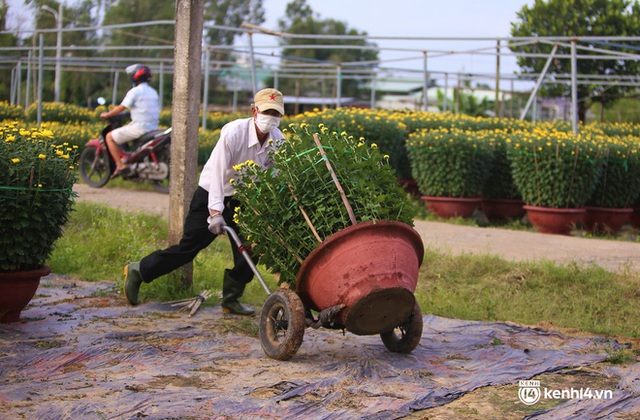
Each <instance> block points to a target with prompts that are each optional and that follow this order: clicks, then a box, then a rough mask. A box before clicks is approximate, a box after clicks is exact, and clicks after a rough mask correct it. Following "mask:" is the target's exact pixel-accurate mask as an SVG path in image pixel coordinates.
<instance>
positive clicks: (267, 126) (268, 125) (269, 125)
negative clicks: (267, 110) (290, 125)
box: [256, 113, 280, 134]
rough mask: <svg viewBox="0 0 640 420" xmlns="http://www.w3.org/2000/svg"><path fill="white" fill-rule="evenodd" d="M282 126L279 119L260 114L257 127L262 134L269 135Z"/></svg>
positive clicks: (257, 118)
mask: <svg viewBox="0 0 640 420" xmlns="http://www.w3.org/2000/svg"><path fill="white" fill-rule="evenodd" d="M279 125H280V118H279V117H272V116H271V115H267V114H260V113H258V116H257V117H256V126H257V127H258V130H260V132H261V133H262V134H268V133H270V132H271V131H272V130H273V129H275V128H278V126H279Z"/></svg>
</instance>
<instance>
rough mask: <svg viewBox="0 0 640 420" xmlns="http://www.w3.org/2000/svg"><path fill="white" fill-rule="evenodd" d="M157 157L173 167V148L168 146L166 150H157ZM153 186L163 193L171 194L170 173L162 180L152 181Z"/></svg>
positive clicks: (159, 160)
mask: <svg viewBox="0 0 640 420" xmlns="http://www.w3.org/2000/svg"><path fill="white" fill-rule="evenodd" d="M156 159H158V162H162V163H166V164H167V166H168V167H169V168H170V167H171V149H170V148H169V147H167V148H166V149H164V150H160V151H158V152H156ZM151 183H152V185H153V188H154V189H155V190H156V191H157V192H159V193H162V194H169V174H167V177H166V178H165V179H163V180H162V181H151Z"/></svg>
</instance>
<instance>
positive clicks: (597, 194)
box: [584, 135, 640, 233]
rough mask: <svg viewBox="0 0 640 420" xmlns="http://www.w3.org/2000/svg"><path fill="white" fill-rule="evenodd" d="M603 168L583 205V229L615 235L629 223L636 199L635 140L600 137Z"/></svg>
mask: <svg viewBox="0 0 640 420" xmlns="http://www.w3.org/2000/svg"><path fill="white" fill-rule="evenodd" d="M598 138H600V139H602V140H601V142H602V144H603V153H602V155H603V161H604V163H603V169H602V175H601V176H600V178H599V179H598V183H597V184H596V186H595V189H594V191H593V193H592V194H591V197H590V198H589V199H588V200H587V202H586V205H585V211H586V212H585V216H584V226H585V228H586V229H587V230H589V231H593V232H595V233H616V232H618V231H619V230H620V229H621V228H622V226H623V225H624V224H625V223H626V222H627V221H628V220H629V217H630V215H631V213H632V212H633V204H634V203H635V202H636V200H637V199H638V198H639V197H640V154H639V150H638V141H639V139H638V138H637V137H635V136H624V137H621V136H605V135H600V136H598Z"/></svg>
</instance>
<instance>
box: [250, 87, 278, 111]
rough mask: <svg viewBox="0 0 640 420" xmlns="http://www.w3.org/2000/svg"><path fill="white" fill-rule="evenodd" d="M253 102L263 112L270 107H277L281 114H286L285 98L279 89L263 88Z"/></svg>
mask: <svg viewBox="0 0 640 420" xmlns="http://www.w3.org/2000/svg"><path fill="white" fill-rule="evenodd" d="M253 103H254V104H255V106H256V107H257V108H258V109H259V110H260V111H261V112H264V111H266V110H268V109H275V110H276V111H278V112H279V113H280V114H281V115H284V100H283V99H282V92H280V91H279V90H277V89H273V88H266V89H262V90H261V91H259V92H258V93H256V96H255V97H254V99H253Z"/></svg>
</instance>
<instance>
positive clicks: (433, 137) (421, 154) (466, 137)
mask: <svg viewBox="0 0 640 420" xmlns="http://www.w3.org/2000/svg"><path fill="white" fill-rule="evenodd" d="M489 133H490V132H487V131H478V132H471V131H462V130H459V129H455V128H454V129H451V130H449V129H437V130H428V129H423V130H420V131H417V132H415V133H411V134H410V135H409V140H408V141H407V150H408V153H409V159H410V161H411V171H412V174H413V178H414V179H415V180H416V181H417V182H418V187H419V188H420V192H421V193H422V194H424V195H427V196H435V197H458V198H472V197H480V196H481V195H482V191H483V189H484V185H485V182H486V180H487V178H488V176H489V170H490V165H491V161H492V159H493V154H492V150H491V148H492V146H491V143H490V135H489Z"/></svg>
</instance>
